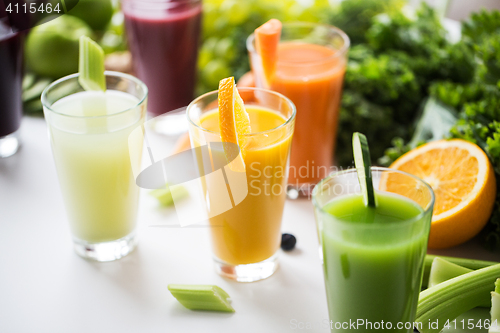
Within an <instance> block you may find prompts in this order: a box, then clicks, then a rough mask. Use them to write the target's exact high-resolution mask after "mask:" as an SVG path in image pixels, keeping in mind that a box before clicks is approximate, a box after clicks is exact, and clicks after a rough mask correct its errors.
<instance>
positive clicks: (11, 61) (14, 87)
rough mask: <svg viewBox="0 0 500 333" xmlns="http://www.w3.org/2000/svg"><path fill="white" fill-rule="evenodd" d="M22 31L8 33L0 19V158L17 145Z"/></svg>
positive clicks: (21, 106) (20, 113)
mask: <svg viewBox="0 0 500 333" xmlns="http://www.w3.org/2000/svg"><path fill="white" fill-rule="evenodd" d="M22 50H23V38H22V33H19V32H12V29H11V28H10V27H9V26H8V25H7V18H0V158H3V157H8V156H11V155H13V154H15V153H16V152H17V150H18V148H19V136H18V130H19V127H20V126H21V118H22V115H23V102H22V99H21V93H22V88H21V85H22V81H23V51H22Z"/></svg>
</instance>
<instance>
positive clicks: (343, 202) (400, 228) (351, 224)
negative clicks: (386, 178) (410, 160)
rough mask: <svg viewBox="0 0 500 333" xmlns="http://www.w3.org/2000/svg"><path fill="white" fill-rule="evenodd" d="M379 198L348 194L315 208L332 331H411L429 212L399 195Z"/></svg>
mask: <svg viewBox="0 0 500 333" xmlns="http://www.w3.org/2000/svg"><path fill="white" fill-rule="evenodd" d="M376 200H377V207H376V208H369V207H365V205H364V203H363V198H362V196H361V195H360V194H351V195H345V196H342V197H338V198H335V199H333V200H332V201H330V202H328V203H327V204H326V205H325V206H324V207H323V211H322V212H321V211H317V219H318V226H319V237H320V238H321V244H322V253H323V262H324V273H325V284H326V292H327V298H328V308H329V314H330V326H331V328H332V331H343V330H354V326H353V323H355V325H356V329H357V330H358V331H359V330H361V331H362V332H372V331H373V332H380V331H381V330H391V331H393V332H412V331H413V325H412V324H410V323H411V322H413V320H414V316H415V311H416V306H417V300H418V294H419V291H420V282H421V276H422V263H423V260H424V256H425V253H426V247H427V237H428V232H429V226H430V219H431V212H428V213H424V211H423V209H422V208H421V207H420V206H418V205H417V204H416V203H414V202H413V201H410V200H409V199H406V198H405V197H403V196H400V195H396V194H391V193H383V192H377V194H376ZM345 323H348V325H347V324H345ZM399 323H402V324H399ZM405 324H406V327H405Z"/></svg>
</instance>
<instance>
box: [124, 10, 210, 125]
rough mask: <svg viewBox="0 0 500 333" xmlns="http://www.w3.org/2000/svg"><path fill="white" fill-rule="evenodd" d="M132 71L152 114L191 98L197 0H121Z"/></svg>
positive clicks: (197, 32) (198, 25)
mask: <svg viewBox="0 0 500 333" xmlns="http://www.w3.org/2000/svg"><path fill="white" fill-rule="evenodd" d="M122 10H123V13H124V15H125V28H126V34H127V39H128V43H129V47H130V51H131V52H132V59H133V64H134V70H135V72H136V74H137V76H138V77H139V78H140V79H141V80H142V81H144V83H146V85H147V86H148V88H149V104H148V111H149V112H151V114H152V115H154V116H158V115H160V114H162V113H165V112H167V111H171V110H175V109H177V108H180V107H184V106H187V105H188V104H189V103H190V102H191V101H192V100H193V97H194V87H195V79H196V59H197V56H198V43H199V35H200V29H201V13H202V5H201V0H122Z"/></svg>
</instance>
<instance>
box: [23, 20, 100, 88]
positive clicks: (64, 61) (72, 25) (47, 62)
mask: <svg viewBox="0 0 500 333" xmlns="http://www.w3.org/2000/svg"><path fill="white" fill-rule="evenodd" d="M80 36H89V37H91V36H92V30H91V29H90V27H89V26H88V25H87V24H86V23H85V22H83V21H82V20H80V19H79V18H76V17H74V16H69V15H62V16H60V17H58V18H56V19H54V20H52V21H49V22H47V23H43V24H41V25H39V26H36V27H35V28H33V29H32V30H31V31H30V33H29V35H28V39H27V40H26V46H25V48H26V50H25V57H26V62H27V64H28V66H29V68H30V69H31V70H32V71H33V72H35V73H36V74H38V75H42V76H49V77H53V78H59V77H62V76H65V75H69V74H72V73H76V72H78V52H79V51H78V49H79V40H80Z"/></svg>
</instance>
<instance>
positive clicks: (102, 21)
mask: <svg viewBox="0 0 500 333" xmlns="http://www.w3.org/2000/svg"><path fill="white" fill-rule="evenodd" d="M68 15H72V16H75V17H78V18H80V19H82V20H84V21H85V22H86V23H87V24H88V25H89V26H90V27H91V28H92V29H93V30H97V31H102V30H104V29H106V26H107V25H108V24H109V22H110V21H111V17H112V16H113V4H112V3H111V0H80V1H78V3H77V4H76V6H75V7H74V8H73V9H71V10H70V11H68Z"/></svg>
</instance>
